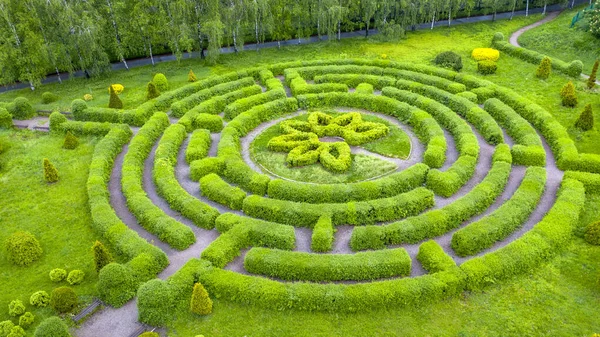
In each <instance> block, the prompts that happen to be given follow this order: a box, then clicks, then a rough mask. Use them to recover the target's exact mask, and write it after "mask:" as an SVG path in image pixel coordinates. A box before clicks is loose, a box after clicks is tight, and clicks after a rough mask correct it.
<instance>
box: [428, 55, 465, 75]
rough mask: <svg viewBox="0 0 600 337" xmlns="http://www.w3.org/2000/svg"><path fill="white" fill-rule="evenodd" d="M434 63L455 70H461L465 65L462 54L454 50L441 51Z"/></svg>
mask: <svg viewBox="0 0 600 337" xmlns="http://www.w3.org/2000/svg"><path fill="white" fill-rule="evenodd" d="M433 63H434V64H436V65H438V66H440V67H444V68H451V69H454V71H460V70H461V69H462V67H463V64H462V58H461V57H460V55H458V54H457V53H455V52H452V51H445V52H442V53H439V54H438V55H437V56H436V57H435V59H434V60H433Z"/></svg>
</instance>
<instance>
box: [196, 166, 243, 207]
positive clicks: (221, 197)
mask: <svg viewBox="0 0 600 337" xmlns="http://www.w3.org/2000/svg"><path fill="white" fill-rule="evenodd" d="M200 192H201V193H202V195H203V196H205V197H207V198H208V199H210V200H212V201H214V202H218V203H219V204H222V205H225V206H227V207H229V208H231V209H233V210H239V209H242V202H243V201H244V199H245V198H246V193H244V191H242V189H241V188H239V187H234V186H231V185H229V184H228V183H226V182H225V181H223V179H221V177H219V176H218V175H216V174H215V173H210V174H208V175H205V176H204V177H202V178H200Z"/></svg>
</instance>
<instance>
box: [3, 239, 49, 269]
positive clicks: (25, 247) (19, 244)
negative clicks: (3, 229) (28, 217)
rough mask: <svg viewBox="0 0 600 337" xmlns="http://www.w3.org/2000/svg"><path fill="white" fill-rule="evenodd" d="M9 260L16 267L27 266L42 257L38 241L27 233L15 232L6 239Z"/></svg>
mask: <svg viewBox="0 0 600 337" xmlns="http://www.w3.org/2000/svg"><path fill="white" fill-rule="evenodd" d="M6 251H7V253H8V258H9V260H10V261H11V262H12V263H14V264H16V265H17V266H21V267H24V266H28V265H30V264H31V263H33V262H34V261H37V260H38V259H39V258H40V257H41V256H42V252H43V251H42V247H41V246H40V243H39V241H38V240H37V239H36V238H35V236H33V234H31V233H29V232H15V233H13V234H12V235H11V236H9V237H8V239H6Z"/></svg>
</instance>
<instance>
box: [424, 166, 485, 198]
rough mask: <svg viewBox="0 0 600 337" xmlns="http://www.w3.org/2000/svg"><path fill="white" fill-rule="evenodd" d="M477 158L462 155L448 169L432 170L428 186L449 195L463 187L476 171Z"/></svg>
mask: <svg viewBox="0 0 600 337" xmlns="http://www.w3.org/2000/svg"><path fill="white" fill-rule="evenodd" d="M476 166H477V158H476V157H472V156H460V157H458V159H457V160H456V161H455V162H454V163H453V164H452V166H450V168H448V170H446V171H440V170H437V169H434V170H430V171H429V173H428V174H427V182H426V186H427V188H428V189H430V190H432V191H433V192H434V193H435V194H437V195H440V196H442V197H446V198H447V197H449V196H451V195H453V194H454V193H456V192H457V191H458V190H459V189H460V188H461V187H463V186H464V185H465V184H466V183H467V181H469V179H471V177H472V176H473V173H474V172H475V167H476Z"/></svg>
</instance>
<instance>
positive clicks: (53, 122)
mask: <svg viewBox="0 0 600 337" xmlns="http://www.w3.org/2000/svg"><path fill="white" fill-rule="evenodd" d="M66 121H67V117H66V116H65V115H63V114H61V113H60V112H58V111H53V112H52V113H51V114H50V131H52V132H54V131H60V126H61V124H62V123H64V122H66Z"/></svg>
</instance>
